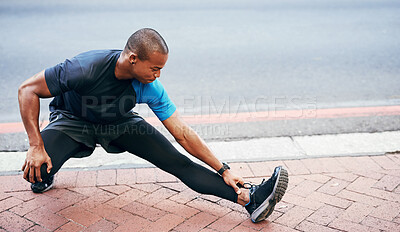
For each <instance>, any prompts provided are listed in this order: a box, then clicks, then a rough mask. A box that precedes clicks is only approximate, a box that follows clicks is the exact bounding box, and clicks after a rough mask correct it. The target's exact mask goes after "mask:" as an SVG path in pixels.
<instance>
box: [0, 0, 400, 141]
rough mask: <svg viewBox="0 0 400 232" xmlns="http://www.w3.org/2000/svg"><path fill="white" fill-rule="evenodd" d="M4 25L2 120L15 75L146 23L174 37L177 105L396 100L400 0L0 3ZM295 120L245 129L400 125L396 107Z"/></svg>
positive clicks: (240, 107)
mask: <svg viewBox="0 0 400 232" xmlns="http://www.w3.org/2000/svg"><path fill="white" fill-rule="evenodd" d="M0 25H1V27H0V34H1V38H2V43H1V44H0V53H1V56H0V87H1V89H2V91H1V92H0V123H4V122H18V121H20V116H19V112H18V103H17V88H18V86H19V85H20V84H21V83H22V82H23V80H25V79H26V78H28V77H30V76H32V75H33V74H35V73H37V72H39V71H41V70H42V69H45V68H46V67H50V66H52V65H55V64H57V63H59V62H62V61H63V60H64V59H65V58H70V57H72V56H74V55H76V54H78V53H80V52H84V51H87V50H91V49H104V48H123V47H124V45H125V41H126V40H127V38H128V37H129V36H130V34H131V33H133V32H134V31H135V30H137V29H139V28H143V27H152V28H155V29H157V30H158V31H159V32H160V33H161V34H162V35H163V36H164V38H165V39H166V41H167V43H168V45H169V47H170V55H169V60H168V62H167V65H166V67H165V69H164V70H163V72H162V75H161V81H162V83H163V84H164V86H165V87H166V89H167V90H168V93H169V95H170V97H171V98H172V99H173V101H174V102H175V103H176V105H177V106H178V108H179V109H180V111H181V112H182V113H183V114H208V113H211V114H215V113H221V112H225V113H235V112H239V111H240V112H243V111H263V110H274V109H277V108H279V109H280V110H283V109H292V108H295V109H299V108H300V109H301V108H307V107H310V106H311V107H316V108H334V107H355V106H385V105H399V104H400V56H399V54H400V2H399V1H389V0H383V1H381V0H375V1H368V0H357V1H312V0H300V1H297V0H296V1H294V0H293V1H287V0H283V1H278V2H276V1H236V0H234V1H232V0H230V1H161V0H160V1H96V2H94V1H88V0H84V1H81V0H80V1H56V2H54V1H49V0H48V1H41V2H36V1H35V2H32V1H27V0H23V1H1V2H0ZM48 102H49V101H48V100H44V101H42V114H41V119H46V118H47V112H48V111H47V103H48ZM142 114H144V115H145V116H146V115H147V114H149V113H148V111H147V110H146V109H143V113H142ZM352 120H355V119H352ZM268 123H270V122H268ZM291 123H292V122H290V123H283V124H282V123H281V124H274V126H272V127H273V128H269V127H268V130H269V131H270V132H268V133H267V132H265V131H267V129H265V128H263V127H262V126H263V125H264V124H262V125H261V124H256V125H255V126H254V129H251V130H247V131H248V132H247V133H248V134H249V135H254V134H257V133H253V132H256V131H257V130H262V131H264V132H263V133H260V136H269V135H274V136H276V135H277V136H280V135H284V134H293V133H295V132H296V131H298V129H297V127H304V128H305V130H307V131H310V132H309V133H310V134H318V133H336V131H338V130H339V131H341V132H343V131H344V132H352V131H360V130H363V131H379V130H397V129H400V118H399V117H374V118H363V119H361V121H355V122H354V121H351V120H350V121H349V120H337V121H335V123H327V122H326V121H323V120H322V121H318V120H317V121H315V120H314V121H313V122H312V126H310V125H311V124H309V123H308V122H304V123H305V124H304V123H303V122H302V123H303V124H301V123H300V124H295V127H296V129H291V127H289V125H291ZM260 125H261V126H260ZM296 125H297V126H296ZM366 125H367V126H366ZM371 125H374V126H371ZM236 126H237V127H238V128H237V130H239V131H240V130H241V129H240V128H242V127H244V128H246V127H247V126H246V125H235V128H236ZM314 127H315V128H316V129H315V130H314V129H313V128H314ZM285 128H286V129H285ZM338 128H339V129H338ZM235 131H236V129H235ZM303 131H304V130H303ZM233 137H234V136H233Z"/></svg>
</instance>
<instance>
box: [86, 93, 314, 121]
mask: <svg viewBox="0 0 400 232" xmlns="http://www.w3.org/2000/svg"><path fill="white" fill-rule="evenodd" d="M149 99H152V97H151V96H150V97H149ZM135 102H136V98H135V96H124V97H122V98H120V99H117V98H116V97H115V96H101V97H93V96H83V97H82V109H81V113H82V116H83V117H87V116H88V115H90V114H93V112H95V113H97V114H100V116H101V117H106V118H112V117H118V116H121V115H124V114H127V113H129V112H130V111H131V110H132V108H133V107H134V106H135ZM175 103H176V106H177V108H178V109H179V111H180V113H181V114H183V115H193V116H201V117H207V116H212V117H218V116H221V117H222V116H224V117H236V116H238V115H239V114H247V115H248V116H249V117H278V118H292V119H293V118H299V119H301V118H312V117H315V116H316V114H317V97H316V96H298V95H295V96H289V95H288V96H258V97H252V98H249V97H245V96H241V95H237V96H227V97H215V96H206V95H201V96H186V97H183V98H179V99H177V100H176V101H175ZM156 107H157V110H159V111H167V110H168V107H170V105H166V106H161V105H156ZM136 108H139V109H140V110H139V114H140V115H141V116H143V117H149V116H153V113H152V112H151V110H150V109H149V108H146V107H145V108H143V107H141V106H139V107H138V106H136V107H135V109H136ZM163 108H164V109H163ZM135 109H134V110H135Z"/></svg>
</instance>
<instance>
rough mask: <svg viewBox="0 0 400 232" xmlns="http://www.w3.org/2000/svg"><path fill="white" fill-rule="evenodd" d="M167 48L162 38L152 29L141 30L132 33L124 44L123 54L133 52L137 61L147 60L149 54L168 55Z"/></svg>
mask: <svg viewBox="0 0 400 232" xmlns="http://www.w3.org/2000/svg"><path fill="white" fill-rule="evenodd" d="M168 51H169V50H168V46H167V43H166V42H165V40H164V39H163V37H161V35H160V34H159V33H158V32H157V31H156V30H154V29H151V28H143V29H140V30H138V31H136V32H135V33H133V34H132V35H131V36H130V37H129V39H128V41H127V42H126V45H125V49H124V52H126V53H127V52H133V53H135V54H136V55H137V56H138V58H139V59H141V60H148V59H149V56H150V54H152V53H154V52H158V53H161V54H164V55H167V54H168Z"/></svg>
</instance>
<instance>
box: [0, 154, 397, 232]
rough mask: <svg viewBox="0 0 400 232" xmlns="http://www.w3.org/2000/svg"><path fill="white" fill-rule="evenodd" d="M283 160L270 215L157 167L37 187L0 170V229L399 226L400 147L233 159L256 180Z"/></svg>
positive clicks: (182, 231)
mask: <svg viewBox="0 0 400 232" xmlns="http://www.w3.org/2000/svg"><path fill="white" fill-rule="evenodd" d="M277 165H283V166H285V167H286V168H287V169H288V171H289V173H290V175H289V187H288V190H287V193H286V195H285V196H284V197H283V199H282V201H281V202H280V203H279V204H277V205H276V207H275V211H274V213H273V214H272V215H271V216H270V217H269V218H268V220H266V221H263V222H260V223H257V224H254V223H252V222H251V221H250V220H249V219H248V215H247V212H246V211H245V210H244V209H243V207H241V206H239V205H237V204H234V203H232V202H230V201H227V200H223V199H219V198H218V197H214V196H206V195H202V194H199V193H196V192H194V191H193V190H191V189H189V188H188V187H187V186H185V185H184V184H182V183H181V182H180V181H178V180H177V179H176V178H175V177H173V176H171V175H169V174H166V173H165V172H163V171H160V170H158V169H155V168H140V169H118V170H115V169H114V170H98V171H84V170H80V171H61V172H60V173H59V174H58V175H57V176H56V184H55V188H54V189H52V190H50V191H48V192H46V193H44V194H34V193H32V192H31V191H30V190H29V184H28V183H27V182H25V180H23V179H22V176H21V175H18V176H0V181H1V183H2V185H1V188H0V232H2V231H30V232H33V231H175V232H178V231H179V232H187V231H189V232H191V231H204V232H206V231H234V232H238V231H240V232H242V231H243V232H246V231H292V232H293V231H318V232H319V231H328V232H333V231H400V155H399V154H388V155H381V156H364V157H335V158H318V159H306V160H288V161H263V162H241V163H232V165H231V166H232V170H233V171H236V172H237V173H240V174H241V175H243V176H245V179H246V180H248V181H252V182H253V183H259V181H261V180H262V179H263V178H265V179H268V178H269V176H270V175H271V173H272V171H273V168H274V167H275V166H277Z"/></svg>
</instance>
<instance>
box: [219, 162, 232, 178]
mask: <svg viewBox="0 0 400 232" xmlns="http://www.w3.org/2000/svg"><path fill="white" fill-rule="evenodd" d="M227 169H231V167H229V165H228V164H226V163H222V168H221V169H219V170H218V174H220V175H221V176H222V174H223V173H224V172H225V170H227Z"/></svg>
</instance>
